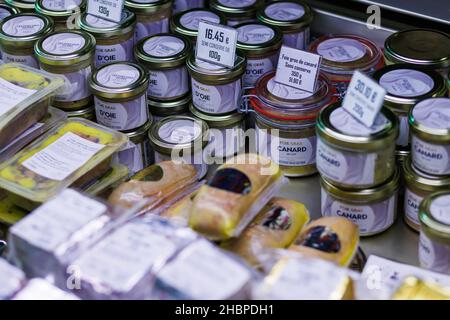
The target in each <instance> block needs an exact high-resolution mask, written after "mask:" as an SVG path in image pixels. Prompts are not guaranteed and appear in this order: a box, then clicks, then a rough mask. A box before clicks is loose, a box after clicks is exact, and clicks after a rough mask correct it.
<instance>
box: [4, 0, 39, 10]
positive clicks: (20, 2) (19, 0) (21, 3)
mask: <svg viewBox="0 0 450 320" xmlns="http://www.w3.org/2000/svg"><path fill="white" fill-rule="evenodd" d="M5 2H6V3H7V4H9V5H10V6H13V7H15V8H17V9H19V10H21V11H22V10H23V11H28V12H29V11H34V4H35V2H36V0H5Z"/></svg>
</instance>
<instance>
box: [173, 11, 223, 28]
mask: <svg viewBox="0 0 450 320" xmlns="http://www.w3.org/2000/svg"><path fill="white" fill-rule="evenodd" d="M200 20H206V21H209V22H213V23H220V18H219V16H218V15H217V14H215V13H213V12H210V11H205V10H198V11H191V12H188V13H186V14H183V15H182V16H181V18H180V23H181V25H182V26H183V27H185V28H186V29H189V30H195V31H196V30H198V24H199V23H200Z"/></svg>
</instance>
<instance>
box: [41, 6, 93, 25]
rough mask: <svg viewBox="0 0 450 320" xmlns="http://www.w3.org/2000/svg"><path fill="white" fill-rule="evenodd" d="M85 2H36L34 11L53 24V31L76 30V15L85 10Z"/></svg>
mask: <svg viewBox="0 0 450 320" xmlns="http://www.w3.org/2000/svg"><path fill="white" fill-rule="evenodd" d="M86 2H87V1H86V0H37V1H36V4H35V11H36V12H37V13H40V14H42V15H45V16H47V17H50V18H51V19H52V20H53V21H54V22H55V30H56V31H60V30H68V29H75V28H77V24H76V15H77V14H79V13H80V12H83V11H84V10H85V8H86Z"/></svg>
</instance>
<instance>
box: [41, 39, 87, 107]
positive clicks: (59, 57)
mask: <svg viewBox="0 0 450 320" xmlns="http://www.w3.org/2000/svg"><path fill="white" fill-rule="evenodd" d="M94 53H95V38H94V37H93V36H92V35H90V34H89V33H86V32H84V31H69V30H67V31H59V32H54V33H51V34H48V35H46V36H44V37H42V38H41V39H40V40H39V41H38V42H37V43H36V45H35V54H36V57H37V58H38V60H39V64H40V66H41V69H43V70H45V71H47V72H50V73H53V74H56V75H60V76H63V77H64V80H65V82H66V83H65V86H64V89H63V90H62V91H61V92H60V93H58V94H57V95H56V97H55V99H54V101H53V106H55V107H58V108H60V109H63V110H66V111H67V110H77V109H83V108H85V107H86V106H89V105H92V94H91V93H90V92H89V86H88V78H89V76H90V75H91V70H92V68H93V67H94Z"/></svg>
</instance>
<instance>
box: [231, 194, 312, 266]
mask: <svg viewBox="0 0 450 320" xmlns="http://www.w3.org/2000/svg"><path fill="white" fill-rule="evenodd" d="M308 221H309V214H308V210H307V209H306V207H305V206H304V205H303V204H302V203H299V202H297V201H294V200H288V199H283V198H272V200H270V202H269V203H268V204H267V205H266V206H265V207H264V208H263V209H262V210H261V211H260V213H259V214H258V216H257V217H256V218H255V220H253V222H252V223H251V224H250V225H249V226H248V227H247V228H246V229H245V230H244V231H243V232H242V234H241V235H240V236H239V237H238V238H235V239H231V240H228V241H225V242H224V243H223V244H222V247H223V248H224V249H227V250H230V251H232V252H234V253H236V254H237V255H239V256H241V257H242V258H243V259H245V260H246V261H247V262H248V263H249V264H251V265H253V266H254V267H257V266H259V264H260V261H259V257H258V255H259V254H260V253H261V251H262V250H266V249H270V248H272V249H277V248H279V249H282V248H287V247H289V246H290V245H291V244H292V243H293V242H294V240H295V239H296V238H297V236H298V234H299V233H300V231H301V229H302V228H303V227H304V225H305V224H306V223H308Z"/></svg>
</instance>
